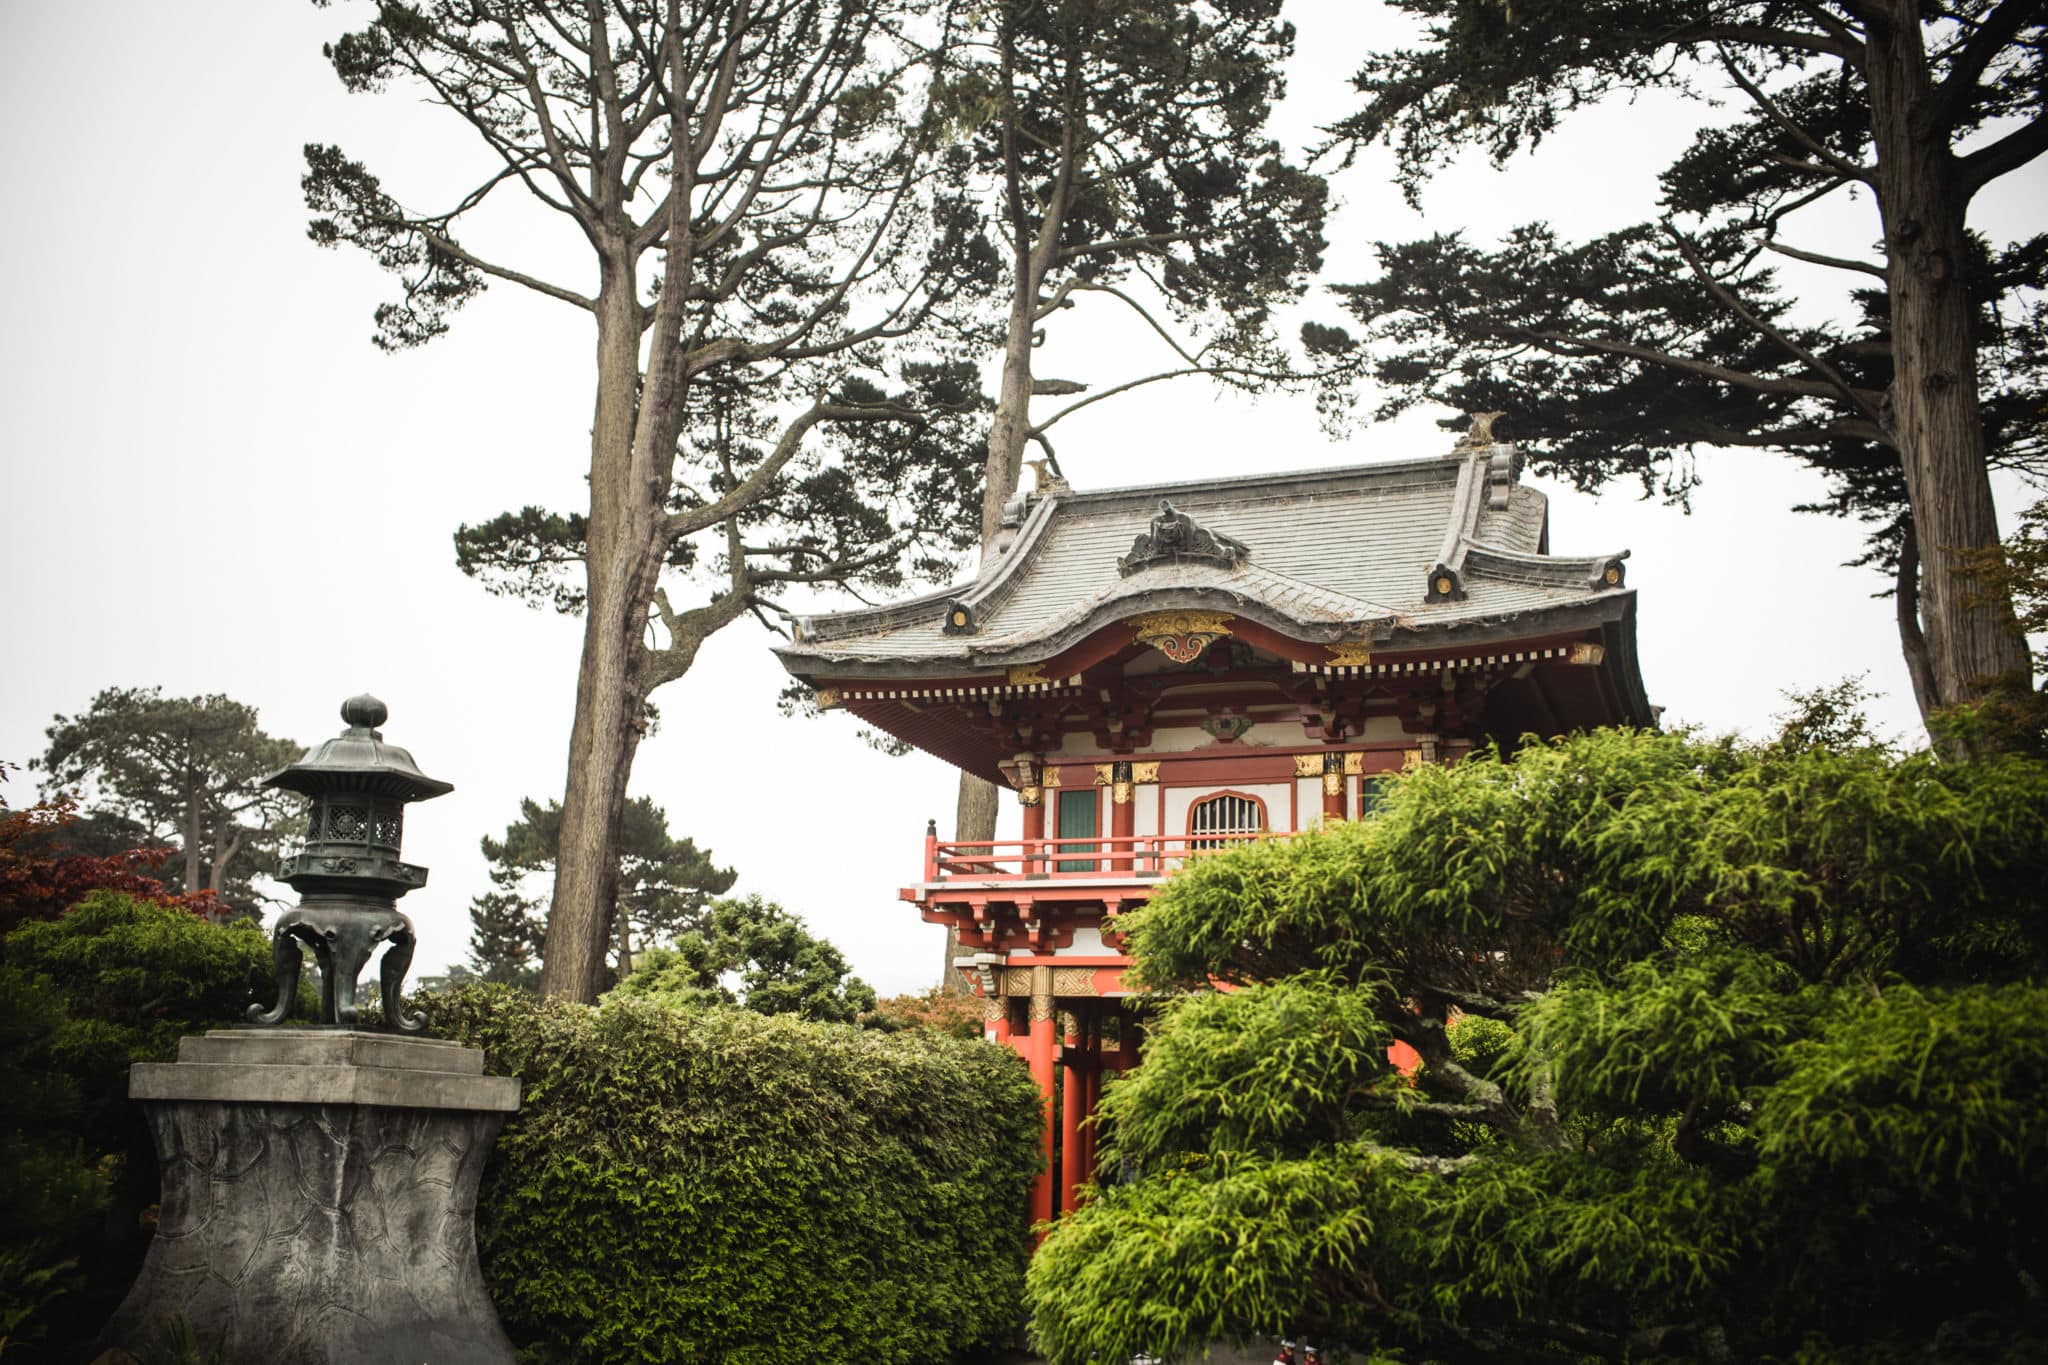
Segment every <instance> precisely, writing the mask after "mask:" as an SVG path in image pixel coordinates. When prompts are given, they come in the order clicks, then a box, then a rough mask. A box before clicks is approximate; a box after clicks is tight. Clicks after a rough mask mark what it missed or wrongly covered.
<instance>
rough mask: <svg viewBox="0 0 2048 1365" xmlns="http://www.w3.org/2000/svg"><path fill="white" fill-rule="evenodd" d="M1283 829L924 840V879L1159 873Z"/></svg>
mask: <svg viewBox="0 0 2048 1365" xmlns="http://www.w3.org/2000/svg"><path fill="white" fill-rule="evenodd" d="M1285 837H1286V834H1285V832H1279V833H1275V832H1272V831H1264V830H1262V831H1259V832H1257V833H1252V834H1137V835H1129V836H1126V837H1123V838H1116V837H1113V836H1110V835H1102V834H1094V835H1089V836H1086V837H1084V838H1076V839H997V840H993V841H990V842H985V843H984V842H980V841H973V842H967V841H958V840H943V839H940V838H938V837H937V836H936V835H928V836H926V838H925V841H924V879H925V880H926V881H928V882H936V881H945V880H947V879H950V878H959V879H961V880H963V881H1010V880H1021V879H1023V878H1026V877H1034V878H1035V877H1044V878H1051V879H1059V878H1079V879H1086V878H1090V877H1095V878H1100V877H1105V876H1109V877H1126V876H1140V877H1146V876H1159V875H1161V874H1163V873H1167V872H1171V871H1173V869H1175V868H1176V867H1179V866H1180V864H1181V862H1182V861H1183V860H1185V859H1187V858H1199V857H1201V856H1202V855H1203V854H1205V853H1221V852H1223V851H1224V850H1225V849H1231V848H1236V847H1238V846H1239V845H1241V844H1245V843H1249V842H1250V841H1252V840H1254V839H1274V838H1285Z"/></svg>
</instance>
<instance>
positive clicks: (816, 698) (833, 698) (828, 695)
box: [811, 687, 839, 711]
mask: <svg viewBox="0 0 2048 1365" xmlns="http://www.w3.org/2000/svg"><path fill="white" fill-rule="evenodd" d="M811 704H812V705H814V706H816V707H817V708H818V709H819V710H820V711H830V710H831V709H832V708H833V707H835V706H837V705H839V689H838V688H836V687H821V688H819V689H818V690H817V691H815V692H813V693H811Z"/></svg>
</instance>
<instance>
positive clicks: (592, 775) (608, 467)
mask: <svg viewBox="0 0 2048 1365" xmlns="http://www.w3.org/2000/svg"><path fill="white" fill-rule="evenodd" d="M621 276H623V278H621ZM598 309H599V311H598V342H597V376H598V377H597V403H596V412H595V414H594V416H593V418H592V422H591V431H590V530H589V539H588V543H587V553H586V558H585V566H584V567H585V573H586V581H587V583H588V595H587V599H586V603H585V607H584V618H583V656H582V661H581V663H580V664H579V666H578V668H577V673H576V716H575V721H574V724H573V725H572V726H571V728H570V731H569V772H568V779H567V781H566V783H565V784H564V786H563V791H562V835H561V845H560V850H559V853H558V856H557V858H556V861H555V885H554V892H553V896H552V899H551V902H550V905H549V909H548V930H547V946H546V948H545V950H544V956H543V961H542V963H541V974H540V991H541V994H542V995H543V996H546V997H550V998H553V997H561V998H563V999H568V1000H577V1001H582V1002H584V1003H586V1004H587V1003H589V1002H591V1001H594V1000H596V999H597V994H598V987H599V985H600V984H601V981H602V977H603V973H604V959H605V949H606V947H607V946H608V940H609V938H610V929H611V903H612V901H613V900H614V899H615V898H616V896H617V890H618V852H617V851H618V847H619V842H620V837H621V832H622V830H623V827H624V821H625V808H626V781H627V778H628V777H629V776H630V774H631V772H632V766H633V755H634V751H635V749H636V748H637V747H638V743H639V737H640V733H639V726H640V723H641V719H640V712H641V707H642V704H643V702H644V700H645V692H644V679H645V673H646V657H647V612H648V607H649V603H650V600H651V599H650V596H649V590H648V589H647V587H646V586H645V585H646V584H647V583H648V582H649V580H650V575H649V574H648V573H647V572H646V567H647V566H646V565H645V564H644V563H643V560H644V559H645V556H646V554H647V546H648V540H649V530H648V519H649V517H650V516H651V515H658V514H659V513H660V511H661V505H660V501H659V493H660V492H661V491H665V489H666V485H665V484H664V485H663V487H662V489H661V490H657V491H656V493H655V500H654V503H653V506H652V507H651V509H650V508H649V507H648V505H647V503H648V490H646V489H644V488H642V487H640V486H639V481H638V480H636V479H635V478H634V477H633V474H634V472H635V471H634V458H633V456H634V449H633V436H634V431H633V428H634V417H635V397H636V393H637V390H638V388H639V379H640V326H639V309H638V308H637V307H636V306H635V303H634V297H633V282H632V279H631V274H630V272H629V271H615V270H613V269H612V268H610V267H609V266H608V267H607V278H606V280H605V285H604V288H603V290H602V291H601V293H600V297H599V302H598ZM656 569H657V571H658V569H659V565H658V564H657V565H656Z"/></svg>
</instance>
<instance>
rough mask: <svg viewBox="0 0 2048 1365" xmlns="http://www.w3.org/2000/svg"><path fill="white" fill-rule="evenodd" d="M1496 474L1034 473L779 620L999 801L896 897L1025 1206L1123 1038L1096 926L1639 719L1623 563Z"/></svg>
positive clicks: (845, 694)
mask: <svg viewBox="0 0 2048 1365" xmlns="http://www.w3.org/2000/svg"><path fill="white" fill-rule="evenodd" d="M1521 465H1522V461H1521V456H1520V453H1519V452H1518V451H1517V450H1516V448H1515V447H1513V446H1512V445H1509V444H1506V443H1503V442H1497V441H1495V440H1494V439H1493V437H1492V435H1491V432H1490V423H1489V422H1488V421H1487V420H1486V419H1481V420H1480V421H1478V422H1475V424H1474V428H1473V431H1472V433H1471V434H1470V435H1468V436H1466V437H1465V438H1463V439H1462V440H1460V441H1459V442H1458V444H1457V446H1456V447H1455V448H1454V449H1453V450H1452V451H1451V452H1450V453H1449V454H1448V455H1445V456H1440V457H1434V458H1429V459H1420V460H1401V461H1389V462H1380V463H1373V464H1364V465H1357V466H1353V467H1349V468H1337V469H1321V470H1309V471H1303V472H1298V473H1273V474H1257V475H1250V476H1245V477H1238V478H1228V479H1217V480H1208V481H1203V482H1198V483H1177V484H1170V485H1164V486H1157V487H1146V488H1124V489H1111V490H1105V491H1100V492H1076V491H1074V490H1073V489H1071V488H1069V487H1068V486H1067V485H1066V484H1065V483H1064V482H1062V481H1059V480H1043V479H1042V480H1041V482H1040V486H1039V487H1038V488H1036V489H1034V490H1032V491H1031V492H1029V493H1025V494H1020V495H1019V496H1018V497H1016V498H1014V499H1012V501H1011V502H1010V504H1009V506H1008V507H1007V508H1006V511H1005V517H1004V522H1003V528H1002V532H1001V535H1000V536H999V537H998V539H997V540H996V541H995V543H994V545H993V546H992V548H991V551H990V553H989V554H987V555H986V556H985V557H984V562H983V564H982V565H981V569H980V572H979V574H978V575H977V576H976V577H975V578H974V580H973V581H971V582H969V583H966V584H963V585H960V586H957V587H954V588H951V589H949V590H947V591H944V592H940V593H935V594H931V595H927V596H923V597H919V598H916V599H913V600H910V601H905V602H901V603H897V604H895V605H891V606H885V607H881V608H877V609H873V610H863V611H852V612H844V613H838V614H834V615H821V616H812V617H807V618H800V619H799V620H798V621H797V622H796V630H795V638H794V640H793V641H792V642H790V643H788V644H786V645H784V646H781V647H780V648H779V650H778V653H779V654H780V655H781V658H782V661H783V663H784V665H785V666H786V667H787V668H788V669H789V671H790V672H791V673H792V674H794V675H795V676H796V677H797V678H799V679H800V680H802V681H803V682H805V683H806V684H808V685H809V686H810V687H811V688H812V689H813V690H814V693H815V696H816V698H817V701H818V704H819V705H820V706H822V707H826V708H841V709H844V710H846V711H850V712H852V713H853V714H854V715H856V716H859V717H860V718H861V719H862V720H863V721H865V722H866V723H868V724H869V725H871V726H874V727H875V728H877V729H879V730H881V731H884V732H886V733H888V734H890V735H893V736H895V737H897V738H899V739H901V740H904V741H907V742H908V743H910V744H912V745H914V746H916V747H917V748H919V749H922V750H924V751H925V752H927V753H930V754H935V755H937V756H938V757H940V758H942V759H944V760H946V761H947V762H948V763H951V764H953V765H954V766H955V767H958V768H960V769H962V770H963V771H965V772H969V773H973V774H974V775H976V776H978V777H982V778H986V779H988V780H989V781H992V782H995V783H997V784H999V785H1001V786H1005V787H1008V788H1010V789H1011V790H1012V791H1013V792H1014V793H1015V799H1016V801H1017V803H1018V805H1019V806H1020V807H1021V808H1022V824H1023V833H1022V837H1021V838H1020V839H1009V840H998V841H996V842H993V843H961V842H958V841H948V840H943V839H940V838H939V837H938V833H937V830H936V829H935V828H933V827H931V826H927V829H926V832H925V840H924V856H923V871H922V875H921V877H920V878H919V880H918V881H917V882H916V884H914V885H912V886H908V887H905V888H903V890H902V891H901V893H900V894H901V896H902V898H903V899H904V900H906V901H908V902H910V903H911V904H913V905H915V906H916V907H917V908H918V911H919V912H920V913H921V914H922V916H923V917H924V918H925V919H926V920H928V921H931V922H934V923H940V924H945V925H948V926H950V927H951V928H952V929H953V930H955V931H956V935H957V941H958V945H959V949H958V951H959V956H957V957H956V958H954V960H953V968H954V969H955V970H957V971H958V972H959V973H960V974H961V976H962V978H964V980H965V982H966V984H967V985H968V987H969V988H970V989H971V990H972V991H973V992H974V993H975V994H976V995H978V996H980V997H981V998H982V999H983V1000H984V1002H985V1018H986V1021H987V1022H986V1025H985V1028H986V1033H987V1036H988V1037H990V1038H992V1039H995V1040H997V1041H999V1042H1002V1043H1004V1044H1006V1045H1007V1046H1010V1047H1012V1048H1015V1049H1016V1050H1017V1051H1019V1052H1020V1053H1022V1054H1023V1055H1024V1057H1025V1058H1026V1059H1027V1061H1028V1062H1029V1064H1030V1066H1031V1070H1032V1074H1033V1076H1034V1077H1035V1078H1036V1079H1037V1081H1038V1084H1039V1088H1040V1090H1041V1091H1042V1092H1043V1093H1044V1094H1045V1096H1046V1097H1047V1101H1048V1103H1047V1122H1046V1127H1045V1149H1046V1153H1047V1170H1046V1172H1045V1174H1044V1175H1043V1176H1041V1178H1040V1180H1039V1182H1038V1184H1037V1186H1036V1188H1035V1190H1034V1194H1033V1203H1032V1210H1031V1212H1032V1215H1033V1217H1034V1218H1035V1219H1045V1218H1049V1217H1051V1216H1053V1214H1054V1213H1055V1212H1057V1211H1058V1210H1060V1209H1062V1208H1068V1207H1072V1205H1073V1202H1074V1198H1075V1190H1076V1187H1077V1186H1079V1185H1080V1184H1081V1183H1082V1182H1083V1181H1084V1180H1085V1179H1086V1178H1088V1176H1089V1174H1090V1172H1091V1171H1092V1170H1093V1166H1094V1161H1093V1155H1094V1153H1093V1150H1092V1149H1093V1127H1092V1125H1084V1120H1085V1119H1086V1118H1087V1116H1088V1115H1089V1114H1091V1113H1092V1112H1093V1111H1094V1108H1095V1104H1096V1100H1097V1097H1098V1096H1099V1094H1100V1088H1101V1084H1102V1079H1103V1076H1104V1074H1105V1072H1109V1071H1113V1070H1117V1069H1120V1068H1124V1067H1128V1066H1130V1065H1133V1064H1134V1062H1135V1060H1136V1056H1137V1050H1138V1048H1139V1047H1140V1046H1141V1045H1142V1027H1143V1025H1142V1014H1141V1013H1140V1012H1139V1010H1138V1009H1137V1007H1136V1005H1137V1002H1136V998H1135V996H1134V994H1133V992H1132V991H1131V990H1129V989H1128V988H1127V986H1126V983H1125V980H1124V971H1125V968H1126V967H1127V966H1128V963H1129V960H1128V958H1126V957H1125V956H1124V955H1123V953H1122V952H1121V950H1120V940H1119V937H1118V934H1117V921H1118V917H1119V916H1120V915H1122V914H1123V913H1125V912H1126V911H1128V910H1130V909H1132V908H1133V907H1135V906H1137V905H1139V904H1142V903H1143V902H1144V901H1145V899H1146V898H1147V897H1148V896H1149V895H1150V894H1151V893H1152V890H1153V888H1154V887H1156V886H1157V885H1158V884H1159V881H1160V879H1161V878H1162V877H1163V876H1165V875H1166V874H1168V873H1170V872H1171V871H1173V870H1174V869H1175V868H1176V867H1178V866H1180V865H1181V864H1182V863H1183V862H1184V861H1185V860H1187V859H1189V858H1192V857H1201V856H1203V855H1204V854H1205V853H1208V852H1211V851H1214V850H1220V849H1226V848H1229V847H1231V846H1232V845H1234V844H1238V843H1242V842H1243V841H1246V840H1251V839H1261V838H1268V837H1280V836H1285V835H1286V834H1288V833H1291V832H1293V831H1298V830H1303V829H1307V828H1310V827H1312V826H1314V825H1315V824H1317V823H1318V822H1321V821H1326V820H1341V819H1349V818H1355V817H1357V816H1359V815H1360V814H1361V813H1363V812H1365V811H1367V810H1369V809H1370V808H1371V807H1372V805H1373V803H1374V801H1375V800H1376V791H1377V787H1378V784H1379V783H1380V782H1381V781H1382V780H1383V779H1384V778H1385V777H1386V776H1387V775H1389V774H1392V773H1396V772H1399V771H1401V770H1402V769H1404V768H1407V767H1411V766H1414V765H1418V764H1423V763H1450V762H1455V761H1457V759H1458V758H1459V757H1460V756H1461V755H1463V754H1466V753H1469V752H1471V751H1472V750H1473V749H1474V748H1475V747H1478V746H1483V745H1485V744H1487V743H1488V742H1490V741H1498V742H1500V743H1501V744H1502V745H1504V746H1511V745H1513V744H1514V743H1515V742H1516V741H1517V740H1518V739H1519V738H1520V737H1521V736H1523V735H1525V734H1532V733H1533V734H1536V735H1542V736H1550V735H1557V734H1562V733H1565V732H1568V731H1571V730H1577V729H1586V728H1591V727H1594V726H1601V725H1649V724H1652V723H1653V722H1654V715H1653V712H1652V709H1651V707H1650V705H1649V703H1648V702H1647V700H1646V699H1645V697H1644V694H1643V686H1642V680H1641V678H1640V676H1639V674H1638V671H1637V666H1636V649H1635V610H1636V599H1635V592H1634V591H1633V590H1632V589H1631V588H1629V587H1628V586H1627V584H1626V579H1625V574H1624V571H1623V560H1624V559H1625V558H1626V554H1625V552H1623V553H1614V554H1604V555H1594V556H1591V557H1586V558H1568V557H1564V556H1559V555H1553V554H1552V553H1550V543H1549V542H1550V534H1549V510H1548V503H1547V500H1546V499H1545V497H1544V495H1543V494H1542V493H1541V492H1539V491H1538V490H1536V489H1534V488H1532V487H1529V486H1528V485H1526V484H1524V483H1522V482H1521ZM906 852H907V850H906ZM1062 1076H1063V1078H1064V1079H1063V1080H1062V1079H1061V1077H1062Z"/></svg>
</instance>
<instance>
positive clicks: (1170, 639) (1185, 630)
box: [1130, 611, 1237, 664]
mask: <svg viewBox="0 0 2048 1365" xmlns="http://www.w3.org/2000/svg"><path fill="white" fill-rule="evenodd" d="M1236 619H1237V618H1236V617H1234V616H1231V615H1229V614H1228V613H1226V612H1220V611H1155V612H1150V613H1148V614H1147V615H1144V616H1134V617H1132V618H1131V622H1130V625H1131V630H1132V633H1133V636H1134V638H1135V639H1136V640H1137V642H1138V643H1139V644H1141V645H1150V646H1152V648H1154V649H1156V650H1158V651H1159V652H1160V653H1161V654H1164V655H1165V656H1166V657H1167V658H1169V659H1171V660H1173V661H1174V662H1175V663H1177V664H1187V663H1193V662H1194V661H1195V660H1196V659H1199V658H1200V657H1202V651H1203V650H1205V649H1207V648H1208V647H1209V646H1210V645H1212V644H1214V643H1215V642H1216V641H1218V640H1220V639H1222V638H1223V637H1224V636H1226V635H1228V634H1230V623H1231V622H1232V621H1234V620H1236Z"/></svg>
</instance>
